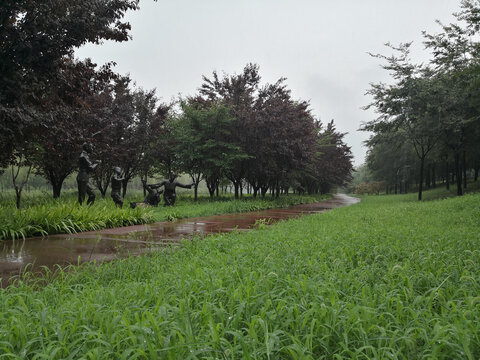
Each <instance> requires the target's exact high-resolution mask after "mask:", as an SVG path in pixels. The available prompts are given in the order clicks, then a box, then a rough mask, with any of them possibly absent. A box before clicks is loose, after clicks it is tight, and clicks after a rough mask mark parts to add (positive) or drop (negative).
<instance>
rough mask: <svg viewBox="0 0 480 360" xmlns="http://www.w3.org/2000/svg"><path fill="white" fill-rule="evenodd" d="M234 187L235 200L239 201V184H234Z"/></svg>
mask: <svg viewBox="0 0 480 360" xmlns="http://www.w3.org/2000/svg"><path fill="white" fill-rule="evenodd" d="M233 186H234V188H235V199H238V182H237V181H235V182H234V183H233Z"/></svg>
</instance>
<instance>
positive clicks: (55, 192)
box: [52, 180, 63, 199]
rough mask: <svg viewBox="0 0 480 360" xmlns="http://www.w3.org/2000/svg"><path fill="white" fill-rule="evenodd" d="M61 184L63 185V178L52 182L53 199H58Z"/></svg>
mask: <svg viewBox="0 0 480 360" xmlns="http://www.w3.org/2000/svg"><path fill="white" fill-rule="evenodd" d="M62 185H63V180H62V181H57V182H56V183H52V188H53V198H54V199H58V198H59V197H60V194H61V192H62Z"/></svg>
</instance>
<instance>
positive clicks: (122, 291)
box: [0, 195, 480, 359]
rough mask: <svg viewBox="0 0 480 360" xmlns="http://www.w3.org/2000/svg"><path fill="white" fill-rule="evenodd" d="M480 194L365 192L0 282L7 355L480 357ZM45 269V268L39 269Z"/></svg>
mask: <svg viewBox="0 0 480 360" xmlns="http://www.w3.org/2000/svg"><path fill="white" fill-rule="evenodd" d="M479 219H480V195H466V196H464V197H461V198H452V199H446V200H436V201H428V202H421V203H419V202H416V201H409V200H408V199H407V198H405V197H403V196H379V197H364V198H363V200H362V202H361V203H360V204H357V205H354V206H351V207H348V208H340V209H336V210H333V211H331V212H327V213H324V214H318V215H312V216H307V217H303V218H300V219H295V220H290V221H288V222H281V223H279V224H277V225H274V226H271V227H266V228H265V227H262V228H261V229H259V230H252V231H251V232H248V233H233V234H227V235H222V236H215V237H209V238H206V239H203V240H201V241H191V242H186V243H185V244H184V245H183V246H182V247H180V248H179V249H177V250H175V251H173V252H167V251H159V252H157V253H154V254H152V255H150V256H141V257H134V258H129V259H125V260H122V261H115V262H112V263H107V264H104V265H102V266H98V267H97V266H94V265H86V266H82V267H75V268H73V269H72V271H69V272H65V273H62V272H60V273H59V274H57V276H56V277H54V278H51V279H47V281H46V285H45V284H44V281H45V280H42V283H41V284H42V286H40V283H38V284H37V285H36V284H35V282H18V284H17V286H16V287H10V288H7V289H4V290H0V353H1V354H3V357H2V358H4V359H20V358H21V359H23V358H27V359H33V358H36V359H37V358H38V359H40V358H49V359H72V358H84V359H373V358H376V359H420V358H425V359H478V358H480V327H479V326H478V324H479V323H480V296H479V294H480V263H479V261H478V259H479V258H480V250H479V249H480V232H479V227H478V220H479ZM38 281H40V280H38Z"/></svg>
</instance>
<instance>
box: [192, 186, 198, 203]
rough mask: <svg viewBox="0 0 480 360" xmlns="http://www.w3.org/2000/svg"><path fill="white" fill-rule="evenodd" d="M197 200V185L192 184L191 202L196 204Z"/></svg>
mask: <svg viewBox="0 0 480 360" xmlns="http://www.w3.org/2000/svg"><path fill="white" fill-rule="evenodd" d="M197 200H198V183H194V184H193V201H195V202H197Z"/></svg>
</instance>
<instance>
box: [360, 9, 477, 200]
mask: <svg viewBox="0 0 480 360" xmlns="http://www.w3.org/2000/svg"><path fill="white" fill-rule="evenodd" d="M479 9H480V3H479V2H478V1H476V0H466V1H462V2H461V11H460V12H459V13H457V14H454V15H455V16H456V19H457V21H458V22H457V23H454V24H448V25H445V24H442V23H440V22H438V23H439V25H440V27H441V32H440V33H438V34H433V35H432V34H427V33H424V36H425V45H426V47H427V48H428V49H429V50H431V51H432V58H431V61H430V64H429V65H428V66H418V65H415V64H412V63H411V62H410V60H409V56H408V55H409V47H410V44H409V43H407V44H401V45H400V46H398V47H394V46H392V45H390V44H388V46H389V47H390V48H392V49H393V50H395V51H396V52H397V53H398V54H399V55H392V56H390V57H387V56H382V55H374V56H375V57H377V58H380V59H382V60H384V61H386V64H385V65H384V66H383V67H384V69H386V70H388V71H390V72H391V76H392V79H393V81H394V83H393V84H391V85H387V84H383V83H378V84H372V85H371V88H370V90H369V91H368V93H369V94H370V95H372V96H373V101H372V103H371V104H370V105H368V106H367V107H366V108H374V109H375V110H376V112H377V113H378V114H379V116H378V117H377V119H375V120H372V121H370V122H368V123H366V124H364V126H363V130H368V131H373V132H374V135H373V136H372V138H371V139H370V140H369V141H367V145H368V146H369V147H370V152H371V154H369V159H368V163H369V167H370V168H371V169H372V170H373V172H374V175H376V178H377V180H385V181H387V183H388V184H389V185H391V184H394V185H395V189H397V187H398V186H399V185H400V187H402V186H401V184H400V183H399V182H400V177H399V176H398V174H399V171H400V170H401V169H404V168H406V167H409V168H412V167H413V165H416V166H418V170H416V171H415V173H416V176H417V184H418V190H419V192H418V199H419V200H421V199H422V190H423V186H424V183H425V185H426V186H427V187H430V186H431V185H433V186H435V177H436V175H438V174H437V172H436V170H437V171H438V168H439V167H440V165H442V167H443V168H444V171H443V174H442V178H443V179H442V180H443V182H444V183H445V184H446V186H447V188H448V187H449V184H450V177H451V178H453V179H454V180H455V182H456V188H457V194H458V195H462V194H463V192H464V190H465V187H466V186H467V176H468V175H469V174H468V173H469V171H470V170H473V172H474V174H475V175H474V178H475V180H477V179H478V172H479V168H480V160H479V159H480V158H479V155H478V154H479V153H480V147H479V143H480V141H479V140H480V137H479V135H480V134H479V132H478V129H479V121H480V116H479V114H480V113H479V107H478V101H477V100H476V99H478V96H477V95H478V91H479V88H480V87H479V84H480V81H479V79H480V71H479V68H480V67H479V64H480V62H479V59H480V52H479V49H480V46H479V44H480V43H479V42H478V31H479V26H478V24H479V17H478V13H479ZM474 99H475V100H474ZM406 143H408V144H409V146H410V148H411V150H408V149H406V146H405V144H406ZM392 144H399V145H397V148H400V147H402V148H403V149H402V151H401V154H402V156H401V157H397V158H394V159H392V157H395V156H394V155H393V153H392V151H389V150H388V149H387V148H388V147H389V146H391V145H392ZM394 146H395V145H394ZM392 150H393V151H395V150H396V149H392ZM408 153H415V154H416V155H417V157H418V161H415V164H414V163H413V162H412V161H411V160H407V156H405V154H408ZM402 171H403V170H402ZM432 179H433V181H432ZM432 183H433V184H432Z"/></svg>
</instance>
